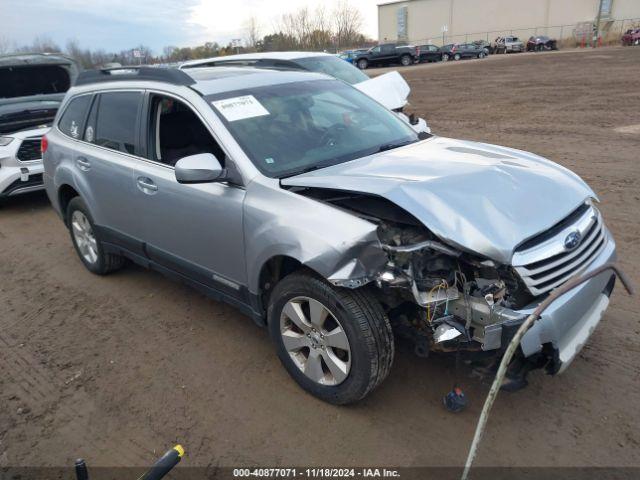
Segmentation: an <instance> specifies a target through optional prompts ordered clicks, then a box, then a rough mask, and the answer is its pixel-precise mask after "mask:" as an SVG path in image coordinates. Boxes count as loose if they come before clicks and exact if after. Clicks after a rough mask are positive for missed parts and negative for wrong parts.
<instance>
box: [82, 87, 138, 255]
mask: <svg viewBox="0 0 640 480" xmlns="http://www.w3.org/2000/svg"><path fill="white" fill-rule="evenodd" d="M142 98H143V92H142V91H139V90H121V91H112V92H103V93H99V94H97V95H95V97H94V99H93V103H92V106H91V111H90V113H89V116H88V118H87V121H86V124H85V125H84V129H83V131H80V133H78V137H79V136H81V137H82V141H81V142H78V145H77V147H76V148H75V158H74V162H75V167H76V171H77V174H78V175H77V177H78V181H79V182H80V183H83V184H84V185H85V188H83V189H82V190H83V195H84V196H85V201H86V202H87V204H88V207H89V210H90V211H91V214H92V215H93V217H94V222H95V224H96V228H97V229H98V231H99V235H100V236H101V238H102V240H104V241H106V242H109V243H115V244H120V245H123V246H125V247H127V248H128V249H131V250H133V251H136V252H138V253H139V252H140V250H141V242H140V234H141V232H140V228H139V219H138V217H137V215H135V212H134V210H133V209H132V205H133V200H134V193H135V192H134V188H133V182H132V179H133V161H134V160H135V158H136V156H137V155H140V153H141V148H140V145H139V142H138V133H139V127H138V125H139V119H140V114H141V109H142ZM74 128H75V127H72V131H73V130H74Z"/></svg>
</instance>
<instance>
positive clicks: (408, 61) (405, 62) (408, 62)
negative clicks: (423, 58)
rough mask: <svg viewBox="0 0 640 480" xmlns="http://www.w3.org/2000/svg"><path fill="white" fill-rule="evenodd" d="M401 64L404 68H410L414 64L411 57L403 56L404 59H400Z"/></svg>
mask: <svg viewBox="0 0 640 480" xmlns="http://www.w3.org/2000/svg"><path fill="white" fill-rule="evenodd" d="M400 63H401V64H402V66H403V67H408V66H409V65H411V64H412V63H413V60H412V59H411V57H410V56H409V55H403V56H402V57H400Z"/></svg>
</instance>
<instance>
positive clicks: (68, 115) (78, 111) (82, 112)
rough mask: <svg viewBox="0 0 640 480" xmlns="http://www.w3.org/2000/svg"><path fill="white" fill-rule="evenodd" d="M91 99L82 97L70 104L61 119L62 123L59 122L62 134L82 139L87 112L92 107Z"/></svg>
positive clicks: (86, 96) (89, 96)
mask: <svg viewBox="0 0 640 480" xmlns="http://www.w3.org/2000/svg"><path fill="white" fill-rule="evenodd" d="M91 98H92V96H91V95H82V96H80V97H76V98H74V99H72V100H71V101H70V102H69V105H68V106H67V108H66V109H65V110H64V113H63V114H62V117H61V118H60V122H58V128H59V129H60V131H61V132H62V133H64V134H65V135H69V136H70V137H71V138H80V137H81V135H82V128H83V124H84V121H85V119H86V117H87V111H88V110H89V105H91Z"/></svg>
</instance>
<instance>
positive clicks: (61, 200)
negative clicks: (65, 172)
mask: <svg viewBox="0 0 640 480" xmlns="http://www.w3.org/2000/svg"><path fill="white" fill-rule="evenodd" d="M79 196H80V194H79V193H78V191H77V190H76V189H75V188H74V187H72V186H71V185H69V184H68V183H63V184H62V185H60V187H59V188H58V205H59V206H60V214H61V215H62V220H63V221H64V223H65V224H66V223H67V207H68V206H69V202H70V201H71V200H72V199H73V198H74V197H79Z"/></svg>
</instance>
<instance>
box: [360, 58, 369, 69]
mask: <svg viewBox="0 0 640 480" xmlns="http://www.w3.org/2000/svg"><path fill="white" fill-rule="evenodd" d="M368 66H369V61H368V60H367V59H366V58H361V59H360V60H358V68H359V69H360V70H366V69H367V67H368Z"/></svg>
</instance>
